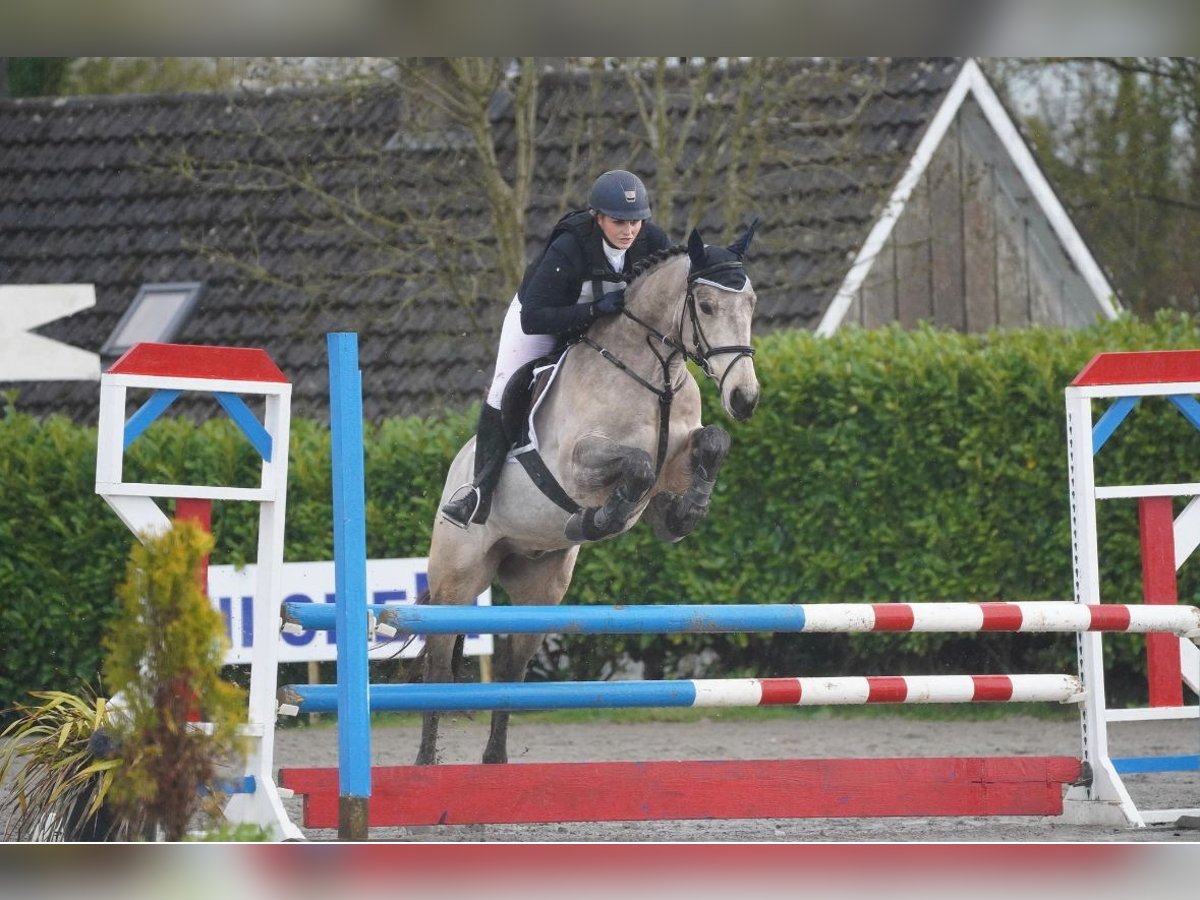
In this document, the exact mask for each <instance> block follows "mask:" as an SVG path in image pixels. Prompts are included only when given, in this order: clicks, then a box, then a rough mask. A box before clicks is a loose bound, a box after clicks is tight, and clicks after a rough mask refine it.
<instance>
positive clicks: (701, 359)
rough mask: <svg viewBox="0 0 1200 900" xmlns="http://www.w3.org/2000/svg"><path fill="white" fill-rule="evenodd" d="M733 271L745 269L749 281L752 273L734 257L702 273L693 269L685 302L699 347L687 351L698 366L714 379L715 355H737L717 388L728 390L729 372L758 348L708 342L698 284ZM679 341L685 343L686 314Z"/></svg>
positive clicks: (693, 342) (704, 269)
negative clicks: (702, 323) (727, 379)
mask: <svg viewBox="0 0 1200 900" xmlns="http://www.w3.org/2000/svg"><path fill="white" fill-rule="evenodd" d="M733 271H737V272H741V273H742V276H743V277H745V278H746V280H747V281H749V278H748V276H746V273H745V269H744V268H743V267H742V261H741V260H740V259H738V260H732V259H731V260H729V261H728V262H722V263H717V264H715V265H712V266H707V267H706V268H703V269H701V270H700V271H698V272H689V273H688V280H687V297H686V298H685V299H684V301H683V305H684V309H685V310H686V311H687V314H688V316H689V317H690V318H691V322H692V346H693V347H694V348H695V349H694V350H693V351H691V352H688V351H687V350H684V353H685V354H686V355H687V358H688V359H690V360H692V361H693V362H695V363H696V365H698V366H700V368H701V369H703V370H704V374H705V375H707V376H708V377H709V378H710V379H713V380H716V376H715V375H714V374H713V371H712V364H711V363H710V360H711V359H712V357H714V356H718V355H720V354H723V353H734V354H736V356H735V358H734V360H733V361H732V362H731V363H729V365H727V366H726V367H725V374H724V375H722V376H721V379H720V381H717V390H718V391H722V392H723V391H724V390H725V379H726V378H728V377H729V373H730V372H732V371H733V367H734V366H735V365H737V362H738V360H740V359H742V358H743V357H746V358H753V357H754V348H753V347H750V346H746V345H743V344H726V345H724V346H721V347H714V346H713V345H712V344H710V343H709V342H708V338H706V337H705V336H704V329H703V328H701V327H700V314H699V313H698V312H697V311H696V293H695V284H696V282H697V281H700V280H704V279H710V278H711V277H712V276H713V275H718V274H721V273H724V272H733ZM710 283H711V282H710ZM714 287H716V288H717V289H718V290H728V288H722V286H721V285H720V284H714ZM743 289H744V288H743ZM679 343H680V344H682V343H683V318H682V317H680V320H679Z"/></svg>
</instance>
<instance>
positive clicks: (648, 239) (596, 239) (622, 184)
mask: <svg viewBox="0 0 1200 900" xmlns="http://www.w3.org/2000/svg"><path fill="white" fill-rule="evenodd" d="M649 218H650V197H649V194H647V192H646V186H645V185H644V184H642V180H641V179H640V178H638V177H637V176H636V175H634V174H632V173H631V172H626V171H624V170H622V169H614V170H612V171H610V172H605V173H604V174H603V175H601V176H600V177H599V178H597V179H596V181H595V183H594V184H593V185H592V190H591V193H590V194H589V195H588V208H587V209H586V210H579V211H576V212H573V213H568V214H567V215H565V216H563V218H562V219H560V220H559V222H558V224H557V225H556V226H555V227H554V231H553V232H552V233H551V235H550V242H549V244H548V246H547V247H546V249H545V250H544V251H543V253H542V256H541V258H540V259H538V260H537V261H536V262H534V263H533V264H532V265H530V266H529V268H528V269H526V270H525V277H524V278H522V279H521V286H520V288H519V289H518V291H517V294H516V296H514V297H513V299H512V302H511V303H510V304H509V306H508V313H507V314H506V315H505V317H504V325H503V327H502V328H501V331H500V346H499V350H498V351H497V354H496V371H495V375H494V376H493V377H492V385H491V388H490V389H489V390H488V394H487V400H486V402H485V403H484V404H483V407H482V408H481V409H480V411H479V425H478V427H477V431H476V434H475V471H474V480H473V481H472V482H471V483H470V484H467V485H464V486H463V487H462V488H459V490H458V491H456V492H455V496H454V498H453V499H451V500H450V502H448V503H447V504H446V505H444V506H443V507H442V515H444V516H445V517H446V519H447V520H448V521H449V522H451V523H453V524H454V525H457V526H458V527H460V528H466V527H468V525H470V524H471V523H472V522H476V523H480V524H482V523H483V522H486V521H487V516H488V512H489V511H490V509H491V500H492V491H493V490H494V489H495V487H496V483H497V482H498V481H499V480H500V474H501V472H503V471H504V460H505V457H506V456H507V454H508V440H507V437H506V435H505V433H504V427H503V425H502V423H501V418H500V400H501V398H502V397H503V396H504V387H505V385H506V384H507V383H508V380H509V378H510V377H512V374H513V373H514V372H516V371H517V370H518V369H519V368H521V366H523V365H525V363H527V362H529V361H530V360H534V359H537V358H539V357H541V356H546V355H547V354H549V353H551V352H552V351H553V350H555V348H557V347H561V346H563V345H565V344H566V343H568V342H569V341H570V340H573V339H575V338H578V337H579V336H581V335H582V334H583V332H584V331H586V330H587V328H588V326H589V325H591V324H592V322H594V321H595V320H596V319H597V318H598V317H600V316H611V315H614V314H616V313H619V312H620V311H621V310H622V309H624V308H625V290H624V287H623V284H624V281H623V279H622V278H621V277H620V276H621V275H623V274H624V275H628V274H629V273H630V272H631V270H632V268H633V266H634V264H635V263H637V262H638V261H640V260H642V259H644V258H646V257H647V256H649V255H650V254H651V253H654V252H655V251H658V250H663V249H666V248H667V247H669V246H670V241H669V240H668V238H667V234H666V232H665V231H663V229H661V228H659V227H658V226H657V225H655V224H654V223H653V222H650V221H647V220H648V219H649Z"/></svg>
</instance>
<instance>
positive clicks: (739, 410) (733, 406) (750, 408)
mask: <svg viewBox="0 0 1200 900" xmlns="http://www.w3.org/2000/svg"><path fill="white" fill-rule="evenodd" d="M756 406H758V391H755V392H753V393H750V392H749V391H744V390H742V389H741V388H735V389H734V391H733V393H732V394H730V395H729V409H730V411H731V412H732V413H733V415H734V418H736V419H738V420H745V419H748V418H750V417H751V416H752V415H754V409H755V407H756Z"/></svg>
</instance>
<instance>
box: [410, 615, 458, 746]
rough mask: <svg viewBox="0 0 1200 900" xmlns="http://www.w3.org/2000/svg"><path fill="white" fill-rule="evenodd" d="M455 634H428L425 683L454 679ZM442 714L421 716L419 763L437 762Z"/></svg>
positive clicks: (423, 676) (431, 713)
mask: <svg viewBox="0 0 1200 900" xmlns="http://www.w3.org/2000/svg"><path fill="white" fill-rule="evenodd" d="M456 640H457V636H456V635H453V634H438V635H433V634H431V635H428V636H426V638H425V650H424V654H425V667H424V672H423V675H422V680H423V681H424V683H425V684H438V683H442V682H450V681H453V680H454V665H453V660H454V642H455V641H456ZM440 719H441V714H440V713H438V712H436V711H431V712H427V713H425V714H424V715H423V716H422V717H421V746H420V747H419V748H418V750H417V765H418V766H431V765H433V764H434V763H436V762H437V739H438V723H439V721H440Z"/></svg>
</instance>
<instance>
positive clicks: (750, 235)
mask: <svg viewBox="0 0 1200 900" xmlns="http://www.w3.org/2000/svg"><path fill="white" fill-rule="evenodd" d="M761 221H762V219H758V218H756V219H755V220H754V221H753V222H751V223H750V227H749V228H747V229H746V233H745V234H743V235H742V236H741V237H740V238H738V239H737V240H736V241H734V242H733V243H732V244H730V245H729V250H730V252H731V253H733V254H734V255H736V256H737V258H738V259H745V258H746V251H747V250H749V249H750V241H752V240H753V239H754V232H756V231H757V230H758V223H759V222H761Z"/></svg>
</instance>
